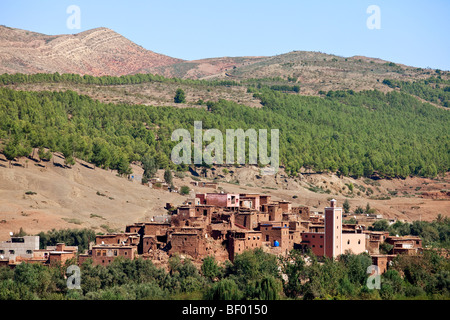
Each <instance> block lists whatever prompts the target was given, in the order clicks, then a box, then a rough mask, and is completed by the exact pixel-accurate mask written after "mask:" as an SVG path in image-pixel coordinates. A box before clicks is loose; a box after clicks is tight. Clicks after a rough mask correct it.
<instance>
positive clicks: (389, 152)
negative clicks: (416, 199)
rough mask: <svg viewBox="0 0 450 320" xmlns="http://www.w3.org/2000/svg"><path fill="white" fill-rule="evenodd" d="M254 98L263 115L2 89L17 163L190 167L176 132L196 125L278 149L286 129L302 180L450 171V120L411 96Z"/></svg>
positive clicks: (8, 149) (0, 119) (223, 106)
mask: <svg viewBox="0 0 450 320" xmlns="http://www.w3.org/2000/svg"><path fill="white" fill-rule="evenodd" d="M254 95H255V97H257V98H259V99H260V100H261V102H262V104H263V108H250V107H247V106H244V105H239V104H237V103H234V102H231V101H226V100H220V101H218V102H212V101H208V102H207V105H208V108H207V109H203V108H182V109H181V108H175V107H153V106H143V105H128V104H104V103H100V102H98V101H94V100H92V99H91V98H89V97H87V96H83V95H78V94H77V93H75V92H72V91H66V92H24V91H14V90H11V89H6V88H2V89H0V139H2V141H3V153H4V154H5V155H6V156H7V158H8V159H14V158H16V157H19V156H24V155H26V154H29V153H30V152H31V148H39V149H40V152H39V154H40V155H43V156H44V159H45V158H47V159H48V158H49V157H50V156H51V155H50V154H49V152H54V151H59V152H61V153H63V155H64V156H65V157H66V163H67V165H71V164H73V163H74V161H73V159H74V158H79V159H82V160H86V161H88V162H90V163H93V164H94V165H95V166H98V167H102V168H105V169H115V170H117V171H118V172H119V174H122V175H127V174H129V173H130V172H131V169H130V166H129V164H130V163H131V162H133V161H140V162H146V163H147V165H151V164H152V163H153V164H154V165H156V167H157V168H162V169H164V168H171V169H178V170H187V165H184V164H182V165H174V164H173V163H172V162H171V160H170V156H171V150H172V148H173V147H174V146H175V145H176V143H178V142H173V141H171V134H172V132H173V131H174V130H175V129H179V128H186V129H188V130H189V131H190V132H191V137H193V136H194V135H193V124H194V121H202V123H203V124H202V125H203V129H204V130H206V129H218V130H220V131H221V132H223V133H224V134H225V132H226V130H227V129H238V128H242V129H244V130H247V129H250V128H251V129H255V130H256V131H258V129H268V133H269V137H268V142H269V145H270V129H279V130H280V163H281V164H282V165H284V166H285V167H286V169H287V170H288V172H290V173H292V174H296V173H297V172H299V171H300V169H301V168H306V169H307V170H314V171H316V172H323V171H331V172H338V173H339V174H341V175H344V176H349V175H350V176H354V177H361V176H366V177H372V176H373V175H378V176H381V177H407V176H409V175H416V176H427V177H434V176H436V175H437V174H438V173H443V172H447V171H448V170H449V168H450V154H449V153H448V150H450V139H449V136H450V134H449V131H448V123H449V120H450V115H449V114H448V112H447V111H446V110H442V109H438V108H435V107H433V106H431V105H429V104H424V103H421V102H420V101H418V100H417V99H415V98H413V97H411V96H410V95H408V94H405V93H402V92H390V93H387V94H384V93H382V92H379V91H363V92H359V93H355V92H353V91H351V90H350V91H330V92H328V94H327V95H326V96H324V97H308V96H301V95H292V94H286V93H282V92H278V91H274V90H271V89H269V88H262V89H259V90H257V91H256V92H255V93H254ZM204 145H206V143H204ZM247 148H248V145H247ZM224 154H225V143H224ZM247 155H248V153H247ZM71 158H72V159H71ZM154 165H153V166H154ZM152 170H153V169H152ZM152 170H147V172H152ZM147 179H148V175H147Z"/></svg>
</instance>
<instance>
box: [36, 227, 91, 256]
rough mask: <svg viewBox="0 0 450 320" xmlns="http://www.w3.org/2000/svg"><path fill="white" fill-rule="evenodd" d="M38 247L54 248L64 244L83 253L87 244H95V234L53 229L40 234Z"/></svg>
mask: <svg viewBox="0 0 450 320" xmlns="http://www.w3.org/2000/svg"><path fill="white" fill-rule="evenodd" d="M38 236H39V247H40V248H41V249H45V248H47V246H55V245H56V244H57V243H65V244H66V245H67V246H77V247H78V252H81V253H84V252H85V251H86V250H87V249H89V243H91V242H95V236H96V234H95V232H94V231H93V230H91V229H62V230H56V229H53V230H51V231H48V232H40V233H39V234H38Z"/></svg>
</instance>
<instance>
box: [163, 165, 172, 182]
mask: <svg viewBox="0 0 450 320" xmlns="http://www.w3.org/2000/svg"><path fill="white" fill-rule="evenodd" d="M164 181H166V183H167V184H168V185H169V186H172V185H173V176H172V171H170V170H169V169H166V170H165V171H164Z"/></svg>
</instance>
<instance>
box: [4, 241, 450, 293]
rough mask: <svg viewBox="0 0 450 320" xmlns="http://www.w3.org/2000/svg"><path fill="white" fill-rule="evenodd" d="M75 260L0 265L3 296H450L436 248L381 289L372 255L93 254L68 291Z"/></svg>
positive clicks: (386, 278)
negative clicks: (103, 261) (372, 273)
mask: <svg viewBox="0 0 450 320" xmlns="http://www.w3.org/2000/svg"><path fill="white" fill-rule="evenodd" d="M73 263H74V261H68V262H67V263H66V264H65V265H52V266H50V267H45V266H42V265H40V264H28V263H22V264H20V265H18V266H17V267H16V268H14V269H10V268H7V267H0V300H7V299H14V300H19V299H24V300H32V299H51V300H56V299H75V300H142V299H151V300H159V299H205V300H210V299H212V300H277V299H308V300H310V299H365V300H369V299H417V298H419V299H448V298H449V294H450V274H449V271H448V270H449V267H450V265H449V260H448V259H445V258H443V257H441V256H439V255H437V254H436V253H435V252H432V251H426V252H424V254H423V255H422V256H398V257H397V258H395V259H394V261H393V264H392V266H391V267H390V269H389V271H387V272H386V273H385V274H383V275H382V276H381V287H380V288H379V289H373V288H371V287H368V286H367V282H368V281H367V280H368V277H369V274H368V273H367V268H368V267H369V266H370V265H371V258H370V257H369V256H368V255H367V254H359V255H354V254H350V253H346V254H344V255H341V256H340V258H339V259H338V260H334V259H327V258H325V259H323V258H318V257H316V256H314V255H313V254H311V253H309V254H303V253H302V252H300V251H298V250H292V251H291V252H290V253H289V255H288V256H286V257H284V258H277V257H276V256H274V255H272V254H269V253H265V252H263V251H262V250H261V249H255V250H253V251H245V252H243V253H242V254H239V255H237V256H236V258H235V261H234V262H233V263H231V262H230V261H227V262H226V263H224V264H219V263H218V262H217V261H216V260H215V258H214V257H213V256H209V257H207V258H205V259H204V261H203V263H202V265H201V268H200V269H199V268H197V267H196V266H194V264H193V263H192V261H191V260H189V259H184V260H181V259H180V257H179V256H177V255H175V256H172V257H171V258H169V270H168V271H166V270H165V269H164V268H159V267H156V266H155V265H154V264H153V263H152V262H151V261H149V260H144V259H142V258H139V259H135V260H129V259H124V258H120V257H119V258H117V259H115V260H114V261H113V262H112V263H111V264H109V265H108V266H107V267H103V266H101V265H97V266H94V265H92V260H90V259H88V260H87V261H85V262H84V263H83V264H82V265H81V268H80V271H81V274H80V276H81V289H68V288H67V279H66V275H65V274H66V270H67V267H68V266H69V265H70V264H73Z"/></svg>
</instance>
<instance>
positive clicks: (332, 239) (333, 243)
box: [324, 199, 342, 258]
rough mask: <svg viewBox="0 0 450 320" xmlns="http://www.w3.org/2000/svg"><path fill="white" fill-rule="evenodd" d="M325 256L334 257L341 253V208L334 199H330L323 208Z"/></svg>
mask: <svg viewBox="0 0 450 320" xmlns="http://www.w3.org/2000/svg"><path fill="white" fill-rule="evenodd" d="M324 247H325V256H327V257H329V258H336V257H337V256H339V255H340V254H342V208H340V207H337V206H336V200H335V199H332V200H331V201H330V206H329V207H326V208H325V244H324Z"/></svg>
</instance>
